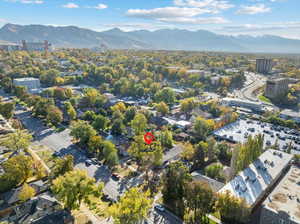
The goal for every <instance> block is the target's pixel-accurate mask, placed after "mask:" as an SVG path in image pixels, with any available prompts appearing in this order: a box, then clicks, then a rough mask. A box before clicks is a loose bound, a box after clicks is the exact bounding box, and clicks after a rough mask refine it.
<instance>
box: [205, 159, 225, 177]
mask: <svg viewBox="0 0 300 224" xmlns="http://www.w3.org/2000/svg"><path fill="white" fill-rule="evenodd" d="M222 170H223V166H222V164H220V163H212V164H210V165H208V166H207V167H205V169H204V172H205V175H206V176H209V177H211V178H213V179H218V180H222V179H223V178H222V177H221V175H220V173H221V171H222Z"/></svg>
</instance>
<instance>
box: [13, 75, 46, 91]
mask: <svg viewBox="0 0 300 224" xmlns="http://www.w3.org/2000/svg"><path fill="white" fill-rule="evenodd" d="M13 83H14V85H15V86H25V87H26V88H27V90H28V91H29V92H34V91H35V90H38V89H40V87H41V84H40V80H39V79H37V78H31V77H30V78H20V79H14V81H13Z"/></svg>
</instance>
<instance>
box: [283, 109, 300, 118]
mask: <svg viewBox="0 0 300 224" xmlns="http://www.w3.org/2000/svg"><path fill="white" fill-rule="evenodd" d="M280 114H281V115H286V116H289V117H297V118H300V112H298V111H294V110H290V109H285V110H283V111H281V112H280Z"/></svg>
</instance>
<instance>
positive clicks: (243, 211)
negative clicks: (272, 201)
mask: <svg viewBox="0 0 300 224" xmlns="http://www.w3.org/2000/svg"><path fill="white" fill-rule="evenodd" d="M216 207H217V209H218V211H219V212H220V215H221V220H222V221H223V222H226V223H237V224H240V223H247V221H248V220H249V215H250V209H249V207H248V205H247V203H246V202H245V200H244V199H242V198H237V197H235V196H233V195H231V193H230V192H229V191H226V192H225V193H222V194H219V195H218V200H217V204H216Z"/></svg>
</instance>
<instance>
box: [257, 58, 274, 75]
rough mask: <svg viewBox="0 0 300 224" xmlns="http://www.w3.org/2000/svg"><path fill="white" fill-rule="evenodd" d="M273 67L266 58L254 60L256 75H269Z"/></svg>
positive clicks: (270, 61) (271, 61)
mask: <svg viewBox="0 0 300 224" xmlns="http://www.w3.org/2000/svg"><path fill="white" fill-rule="evenodd" d="M272 67H273V60H272V59H267V58H258V59H256V72H258V73H263V74H266V73H270V72H271V70H272Z"/></svg>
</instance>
